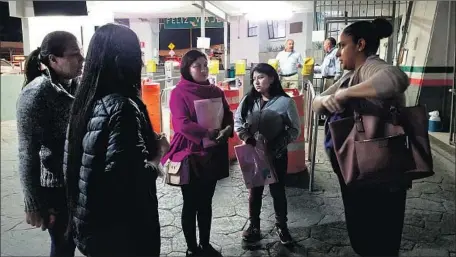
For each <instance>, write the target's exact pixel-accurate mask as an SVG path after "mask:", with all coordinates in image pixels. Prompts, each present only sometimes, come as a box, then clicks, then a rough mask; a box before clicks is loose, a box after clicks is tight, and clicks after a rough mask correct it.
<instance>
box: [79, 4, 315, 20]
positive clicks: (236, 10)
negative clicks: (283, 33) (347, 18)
mask: <svg viewBox="0 0 456 257" xmlns="http://www.w3.org/2000/svg"><path fill="white" fill-rule="evenodd" d="M211 3H212V4H214V5H216V6H217V7H219V8H220V9H221V10H223V11H224V12H226V13H227V14H228V15H229V16H238V15H243V14H245V13H247V12H249V11H252V10H259V8H258V7H260V6H259V3H261V9H263V10H264V8H265V7H266V6H270V9H274V8H276V6H284V5H285V6H287V7H289V8H291V9H292V10H293V11H294V12H296V13H300V12H312V11H313V2H312V1H261V2H256V1H211ZM87 5H88V9H89V10H91V9H92V8H102V9H103V10H111V11H112V12H113V13H114V16H115V17H116V18H173V17H182V16H199V15H201V10H200V9H199V8H198V7H196V6H194V5H193V4H192V1H87Z"/></svg>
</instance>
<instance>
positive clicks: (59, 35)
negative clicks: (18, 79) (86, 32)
mask: <svg viewBox="0 0 456 257" xmlns="http://www.w3.org/2000/svg"><path fill="white" fill-rule="evenodd" d="M76 41H77V39H76V37H75V36H74V35H73V34H71V33H70V32H67V31H54V32H51V33H49V34H47V35H46V36H45V37H44V39H43V42H41V46H40V47H38V48H37V49H35V50H33V51H32V52H31V53H30V54H29V56H28V57H27V60H26V61H25V68H24V70H25V81H24V85H23V87H25V86H26V85H27V84H29V83H30V82H32V81H33V80H34V79H35V78H37V77H39V76H41V74H43V71H42V70H41V64H44V65H45V66H46V67H47V68H48V69H49V70H50V71H51V72H53V71H52V68H51V66H50V65H49V56H50V55H51V54H52V55H54V56H57V57H63V53H64V52H65V50H66V49H67V47H68V45H69V44H70V43H72V42H76Z"/></svg>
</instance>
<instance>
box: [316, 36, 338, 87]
mask: <svg viewBox="0 0 456 257" xmlns="http://www.w3.org/2000/svg"><path fill="white" fill-rule="evenodd" d="M323 50H324V51H325V52H326V55H325V58H324V59H323V63H322V64H321V67H320V69H321V77H322V78H323V79H324V80H325V81H324V88H323V91H325V90H326V89H328V88H329V87H330V86H331V85H332V84H334V82H336V81H337V80H338V79H339V78H340V76H341V75H342V72H341V69H340V62H339V59H338V58H337V56H336V54H337V48H336V40H335V39H334V38H333V37H329V38H327V39H326V40H325V42H324V43H323Z"/></svg>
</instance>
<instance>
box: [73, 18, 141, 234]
mask: <svg viewBox="0 0 456 257" xmlns="http://www.w3.org/2000/svg"><path fill="white" fill-rule="evenodd" d="M141 68H142V59H141V49H140V45H139V40H138V37H137V36H136V34H135V33H134V32H133V31H132V30H131V29H129V28H128V27H126V26H123V25H119V24H106V25H104V26H101V27H100V28H98V29H97V31H96V32H95V34H94V35H93V37H92V39H91V41H90V45H89V49H88V53H87V58H86V61H85V66H84V72H83V76H82V81H81V84H80V86H79V87H78V89H77V91H76V95H75V101H74V103H73V106H72V109H71V116H70V122H69V129H68V136H67V138H68V153H67V154H68V159H67V180H66V184H67V194H68V201H69V214H70V224H69V226H68V228H67V232H69V231H71V227H72V226H71V219H72V210H73V208H74V203H75V200H76V199H75V196H76V190H77V185H78V179H77V175H78V173H79V169H80V167H81V158H82V154H83V153H82V139H83V137H84V134H85V133H86V127H87V123H88V120H89V118H90V114H91V112H92V108H93V105H94V102H95V101H96V100H97V99H100V98H102V97H103V96H106V95H108V94H112V93H118V94H121V95H123V96H125V97H129V98H131V99H132V100H135V99H139V98H138V95H139V91H140V89H141ZM146 116H148V115H146Z"/></svg>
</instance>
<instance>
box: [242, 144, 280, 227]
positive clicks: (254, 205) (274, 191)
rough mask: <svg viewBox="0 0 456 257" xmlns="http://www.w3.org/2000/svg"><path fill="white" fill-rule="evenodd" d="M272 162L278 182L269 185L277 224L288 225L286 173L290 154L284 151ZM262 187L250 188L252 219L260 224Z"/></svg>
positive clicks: (256, 223) (250, 214)
mask: <svg viewBox="0 0 456 257" xmlns="http://www.w3.org/2000/svg"><path fill="white" fill-rule="evenodd" d="M272 164H273V166H274V168H275V170H276V174H277V178H278V180H279V181H278V182H277V183H274V184H270V185H269V191H270V192H271V196H272V201H273V205H274V212H275V218H276V225H277V226H279V227H286V224H287V221H288V219H287V214H288V213H287V197H286V195H285V175H286V173H287V167H288V155H287V153H286V152H285V153H283V154H282V155H281V157H279V158H274V159H273V161H272ZM263 190H264V186H262V187H254V188H252V189H250V190H249V216H250V221H251V222H252V223H253V224H255V225H257V226H259V225H260V213H261V205H262V201H263Z"/></svg>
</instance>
